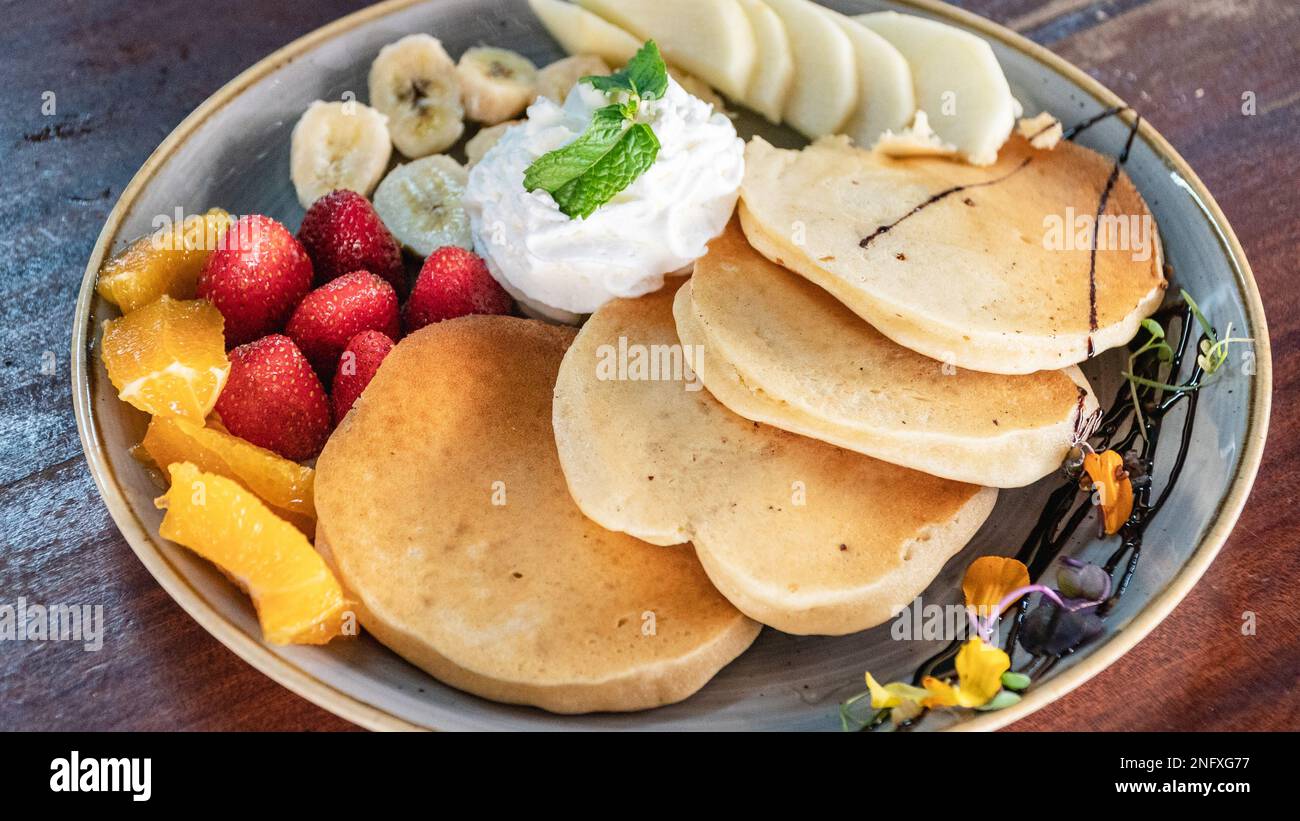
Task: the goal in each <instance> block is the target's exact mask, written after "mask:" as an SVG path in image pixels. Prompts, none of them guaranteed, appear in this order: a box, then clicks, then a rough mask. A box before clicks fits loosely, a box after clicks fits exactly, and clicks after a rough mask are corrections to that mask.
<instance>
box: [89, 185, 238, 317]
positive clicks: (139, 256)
mask: <svg viewBox="0 0 1300 821" xmlns="http://www.w3.org/2000/svg"><path fill="white" fill-rule="evenodd" d="M232 222H234V220H233V219H232V218H231V216H230V215H229V214H227V213H226V212H225V211H222V210H221V209H220V208H213V209H212V210H210V211H208V212H207V213H206V214H203V215H202V216H199V215H194V216H191V217H187V218H186V219H185V220H184V221H183V222H181V223H179V224H173V225H172V226H171V227H169V228H162V229H160V230H158V231H155V232H153V233H152V234H149V235H147V236H143V237H140V239H138V240H136V241H135V242H133V243H131V244H130V245H128V246H127V247H126V248H124V249H122V250H121V251H119V252H117V253H116V254H114V255H113V257H112V259H110V260H109V261H108V262H106V263H104V267H103V268H102V269H101V270H100V272H99V281H98V282H97V283H96V285H95V289H96V290H97V291H99V295H100V296H102V297H103V298H104V299H107V300H108V301H109V302H111V303H113V304H114V305H116V306H117V307H118V308H121V309H122V313H124V314H128V313H130V312H131V311H134V310H136V309H137V308H143V307H144V306H145V305H148V304H149V303H151V302H153V301H154V300H156V299H158V297H160V296H162V295H163V294H166V295H168V296H170V297H172V298H174V299H193V298H194V285H195V282H196V281H197V280H198V278H199V271H201V270H202V269H203V263H205V262H207V261H208V255H209V254H210V253H212V251H213V250H215V249H216V247H217V244H218V243H220V242H221V238H222V237H223V236H224V235H225V233H226V229H227V228H229V227H230V225H231V223H232Z"/></svg>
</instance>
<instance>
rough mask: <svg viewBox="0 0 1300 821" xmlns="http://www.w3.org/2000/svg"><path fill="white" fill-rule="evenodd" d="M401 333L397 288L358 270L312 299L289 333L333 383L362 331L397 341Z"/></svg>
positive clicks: (305, 300) (301, 309) (300, 309)
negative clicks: (345, 352)
mask: <svg viewBox="0 0 1300 821" xmlns="http://www.w3.org/2000/svg"><path fill="white" fill-rule="evenodd" d="M401 330H402V329H401V323H400V321H399V319H398V315H397V294H395V293H393V286H391V285H389V284H388V283H387V282H385V281H384V280H382V279H380V278H379V277H377V276H375V275H374V274H372V273H370V272H369V271H353V272H352V273H350V274H344V275H343V276H341V277H339V278H338V279H334V280H330V281H329V282H327V283H325V284H324V285H322V286H320V287H319V288H317V289H316V290H314V291H312V292H311V293H310V294H307V296H306V297H304V298H303V301H302V302H300V303H299V304H298V308H297V309H296V310H295V311H294V312H293V316H292V317H290V319H289V324H288V325H286V326H285V329H284V332H285V333H286V334H288V335H289V338H290V339H292V340H293V341H294V342H295V343H296V344H297V345H298V347H299V348H300V349H302V352H303V354H304V355H306V357H307V361H309V362H311V364H312V367H313V368H315V369H316V373H318V374H320V376H321V379H323V380H325V381H326V382H328V381H329V380H330V378H331V377H332V376H333V375H334V366H335V365H337V364H338V361H339V354H341V353H343V348H344V346H346V345H347V344H348V340H349V339H351V338H352V337H354V336H356V335H357V334H359V333H361V332H362V331H381V332H383V333H385V334H387V335H388V336H389V338H390V339H396V338H397V337H398V335H399V334H400V333H401Z"/></svg>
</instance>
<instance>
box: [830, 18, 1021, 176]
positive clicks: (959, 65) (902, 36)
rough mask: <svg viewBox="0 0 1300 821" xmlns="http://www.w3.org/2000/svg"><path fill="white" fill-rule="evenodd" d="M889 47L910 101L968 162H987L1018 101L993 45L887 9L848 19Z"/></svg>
mask: <svg viewBox="0 0 1300 821" xmlns="http://www.w3.org/2000/svg"><path fill="white" fill-rule="evenodd" d="M854 19H855V20H857V21H859V22H860V23H862V24H863V25H865V26H866V27H867V28H870V29H871V30H872V31H874V32H876V33H877V34H879V35H880V36H881V37H884V38H885V39H886V40H888V41H889V42H890V43H892V44H893V45H894V47H895V48H897V49H898V50H899V51H900V52H902V53H903V57H905V58H906V59H907V62H908V64H909V65H910V66H911V68H912V83H913V85H914V87H915V89H916V104H917V106H918V107H919V108H921V109H922V110H923V111H925V113H926V114H928V115H929V117H930V125H931V127H932V128H934V130H935V133H937V134H938V135H939V136H940V137H941V138H942V139H943V141H944V142H946V143H951V144H952V145H955V146H956V147H957V150H958V151H959V152H960V153H961V155H962V156H963V157H964V158H965V159H966V161H967V162H970V163H971V164H973V165H991V164H992V163H994V162H996V161H997V158H998V149H999V148H1001V147H1002V144H1003V143H1004V142H1006V140H1007V137H1008V136H1010V134H1011V129H1012V127H1013V126H1015V123H1016V116H1017V108H1018V105H1017V103H1016V101H1015V98H1013V97H1012V96H1011V87H1010V86H1009V85H1007V78H1006V75H1004V74H1003V73H1002V67H1001V66H999V65H998V60H997V57H995V56H994V55H993V49H992V47H990V46H989V44H988V43H986V42H985V41H984V40H982V39H980V38H979V37H976V36H975V35H974V34H971V33H969V32H966V31H962V30H961V29H959V28H954V27H953V26H949V25H947V24H945V23H939V22H937V21H934V20H927V19H925V18H924V17H915V16H912V15H906V14H899V13H897V12H893V11H884V12H877V13H875V14H863V15H859V16H857V17H855V18H854Z"/></svg>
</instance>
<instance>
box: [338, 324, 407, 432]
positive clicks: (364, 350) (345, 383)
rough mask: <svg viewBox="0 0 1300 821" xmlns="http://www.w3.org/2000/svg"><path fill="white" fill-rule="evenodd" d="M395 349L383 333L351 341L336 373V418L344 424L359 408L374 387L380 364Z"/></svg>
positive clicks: (364, 333)
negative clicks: (365, 393) (372, 382)
mask: <svg viewBox="0 0 1300 821" xmlns="http://www.w3.org/2000/svg"><path fill="white" fill-rule="evenodd" d="M392 349H393V340H391V339H389V338H388V337H386V336H384V335H383V334H381V333H380V332H379V331H362V332H361V333H359V334H357V335H356V336H354V337H352V338H351V339H350V340H348V344H347V347H346V348H345V349H344V351H343V355H342V356H340V357H339V361H338V370H336V371H335V372H334V390H333V391H331V395H332V396H333V398H334V418H335V419H337V420H339V421H342V419H343V417H344V416H346V415H347V412H348V411H350V410H352V406H353V405H354V404H356V401H357V397H359V396H360V395H361V392H362V391H364V390H365V389H366V385H369V384H370V380H371V379H373V378H374V376H375V372H376V371H378V370H379V363H380V362H383V361H384V357H385V356H388V352H389V351H391V350H392Z"/></svg>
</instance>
